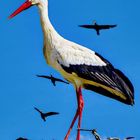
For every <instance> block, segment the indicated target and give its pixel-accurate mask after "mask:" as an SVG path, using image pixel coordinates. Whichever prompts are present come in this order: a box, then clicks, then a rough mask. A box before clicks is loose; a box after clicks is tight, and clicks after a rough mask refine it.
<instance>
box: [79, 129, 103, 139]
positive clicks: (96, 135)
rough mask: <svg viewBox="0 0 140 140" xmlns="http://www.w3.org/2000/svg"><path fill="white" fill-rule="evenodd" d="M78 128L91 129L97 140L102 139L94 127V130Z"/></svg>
mask: <svg viewBox="0 0 140 140" xmlns="http://www.w3.org/2000/svg"><path fill="white" fill-rule="evenodd" d="M78 130H80V131H90V132H91V133H92V134H93V135H94V137H95V139H96V140H101V138H100V136H99V134H98V133H97V131H96V129H92V130H91V129H78Z"/></svg>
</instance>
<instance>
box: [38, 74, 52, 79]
mask: <svg viewBox="0 0 140 140" xmlns="http://www.w3.org/2000/svg"><path fill="white" fill-rule="evenodd" d="M36 76H37V77H41V78H46V79H51V77H50V76H47V75H36Z"/></svg>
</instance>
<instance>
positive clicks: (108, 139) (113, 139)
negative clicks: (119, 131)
mask: <svg viewBox="0 0 140 140" xmlns="http://www.w3.org/2000/svg"><path fill="white" fill-rule="evenodd" d="M131 139H134V137H127V138H125V139H124V140H131ZM107 140H120V139H119V138H117V137H112V138H111V137H110V138H107Z"/></svg>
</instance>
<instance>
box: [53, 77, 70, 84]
mask: <svg viewBox="0 0 140 140" xmlns="http://www.w3.org/2000/svg"><path fill="white" fill-rule="evenodd" d="M54 80H55V81H57V82H62V83H65V84H69V83H68V82H66V81H64V80H61V79H59V78H54Z"/></svg>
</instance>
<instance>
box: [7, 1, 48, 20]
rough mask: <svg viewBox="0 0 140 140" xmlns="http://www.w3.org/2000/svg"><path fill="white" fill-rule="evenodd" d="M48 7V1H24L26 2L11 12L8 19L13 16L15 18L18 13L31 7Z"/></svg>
mask: <svg viewBox="0 0 140 140" xmlns="http://www.w3.org/2000/svg"><path fill="white" fill-rule="evenodd" d="M46 4H47V5H48V0H26V2H24V3H23V4H22V5H21V6H20V7H19V8H18V9H17V10H16V11H15V12H13V13H12V14H11V15H10V16H9V18H13V17H14V16H16V15H17V14H19V13H20V12H22V11H24V10H26V9H28V8H30V7H31V6H33V5H38V6H41V5H46Z"/></svg>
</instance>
